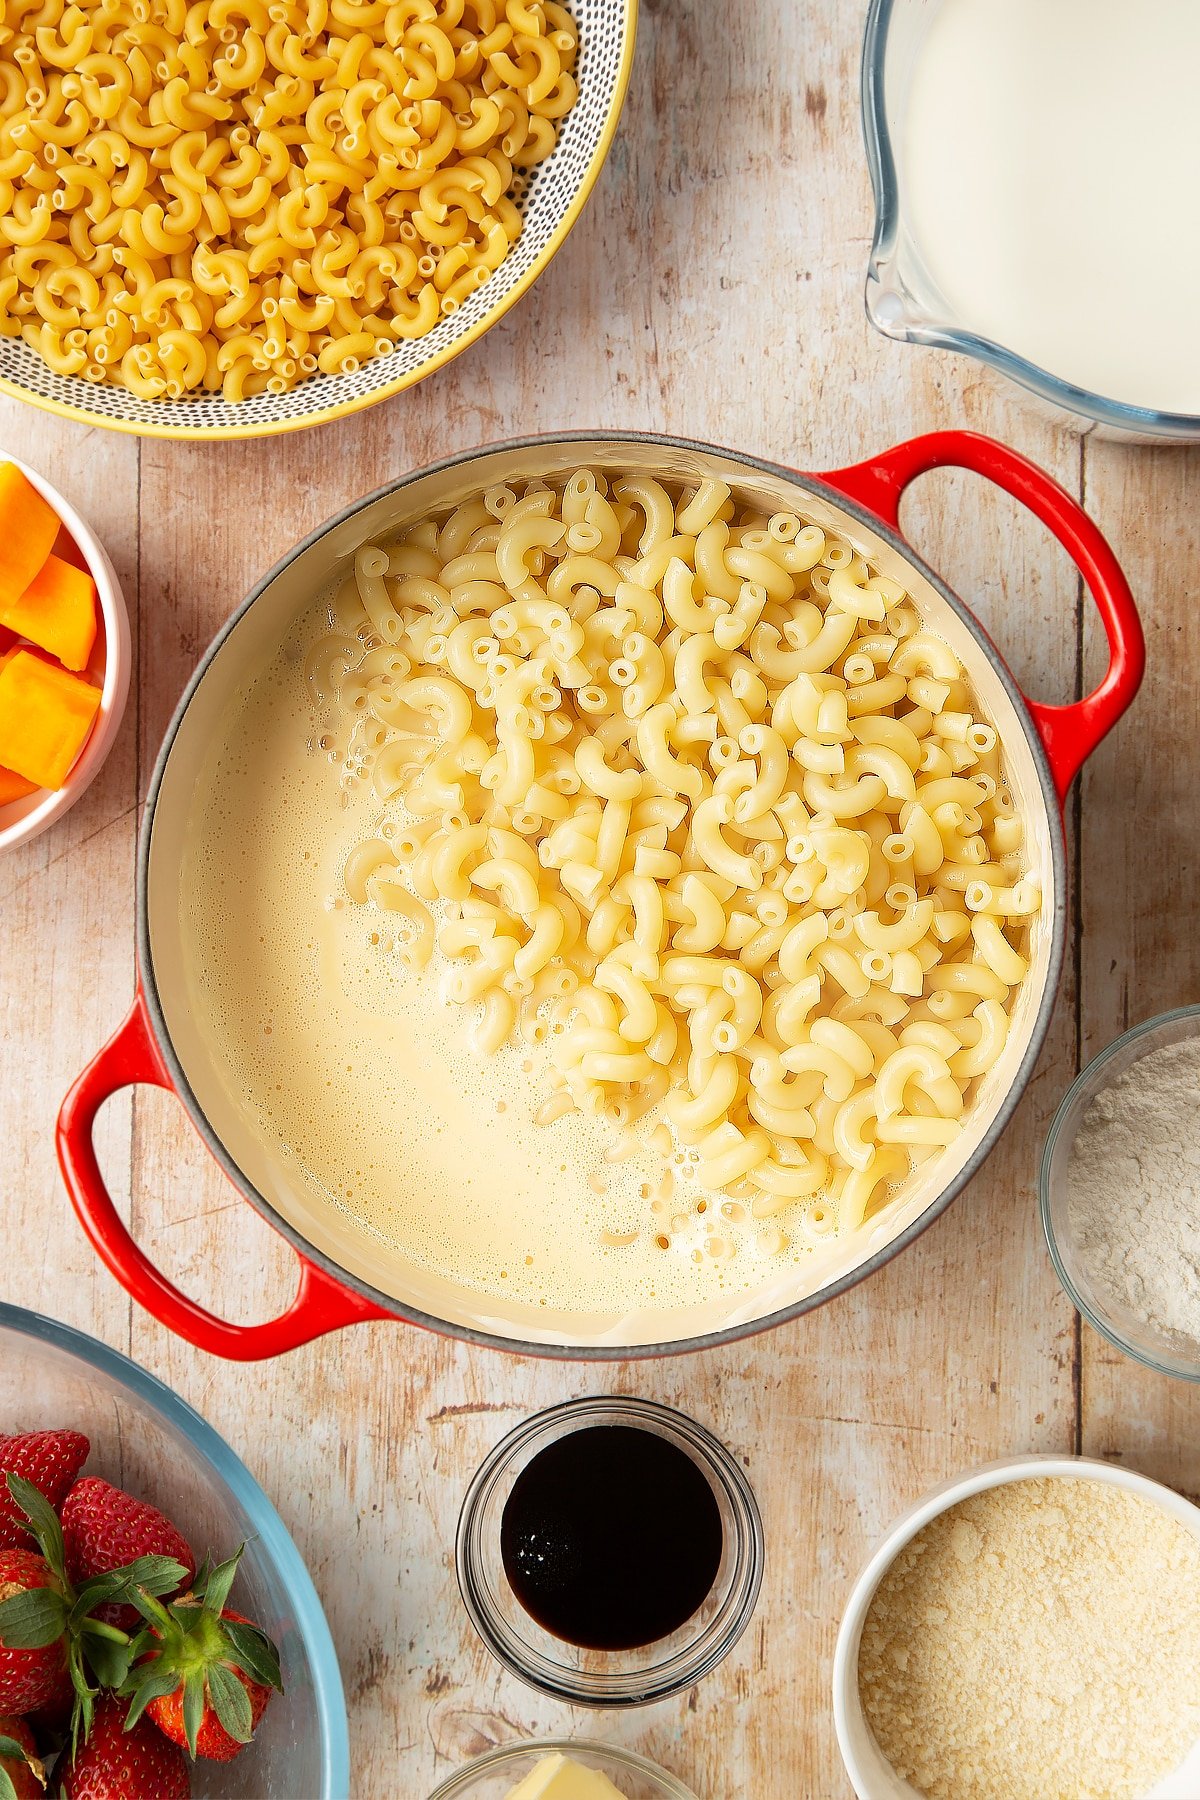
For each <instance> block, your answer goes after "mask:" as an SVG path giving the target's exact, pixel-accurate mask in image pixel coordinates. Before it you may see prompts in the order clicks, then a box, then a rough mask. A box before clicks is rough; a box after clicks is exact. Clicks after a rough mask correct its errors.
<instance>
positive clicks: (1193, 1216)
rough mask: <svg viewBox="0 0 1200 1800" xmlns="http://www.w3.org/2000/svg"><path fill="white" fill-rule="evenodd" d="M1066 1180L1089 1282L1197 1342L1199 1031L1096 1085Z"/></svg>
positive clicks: (1137, 1313) (1199, 1284) (1148, 1321)
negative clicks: (1099, 1086)
mask: <svg viewBox="0 0 1200 1800" xmlns="http://www.w3.org/2000/svg"><path fill="white" fill-rule="evenodd" d="M1068 1181H1069V1184H1070V1194H1069V1201H1068V1210H1069V1217H1070V1223H1071V1229H1072V1232H1073V1234H1074V1237H1075V1240H1076V1242H1077V1243H1078V1244H1079V1246H1080V1250H1081V1252H1082V1257H1083V1263H1084V1267H1085V1268H1086V1270H1087V1272H1088V1275H1089V1276H1090V1278H1091V1280H1092V1283H1093V1286H1094V1287H1095V1288H1096V1289H1097V1290H1099V1291H1100V1292H1102V1293H1107V1294H1108V1295H1109V1296H1110V1297H1112V1298H1113V1299H1115V1300H1116V1301H1117V1302H1118V1303H1119V1304H1120V1305H1121V1306H1122V1307H1123V1308H1125V1309H1126V1310H1127V1311H1128V1312H1130V1313H1132V1314H1133V1315H1134V1316H1135V1317H1136V1318H1138V1319H1140V1320H1142V1321H1143V1322H1144V1323H1145V1324H1148V1325H1152V1326H1157V1327H1158V1328H1159V1329H1160V1330H1165V1331H1167V1332H1169V1333H1173V1334H1177V1335H1178V1336H1181V1337H1184V1338H1186V1339H1188V1340H1189V1344H1188V1348H1189V1349H1192V1350H1195V1349H1197V1348H1198V1347H1200V1039H1196V1038H1190V1039H1185V1040H1184V1041H1183V1042H1182V1043H1178V1044H1168V1045H1166V1046H1165V1047H1164V1048H1163V1049H1161V1050H1153V1051H1151V1053H1150V1054H1149V1055H1148V1056H1144V1057H1143V1058H1142V1059H1141V1061H1140V1062H1136V1063H1134V1064H1133V1065H1132V1067H1131V1068H1128V1069H1126V1071H1125V1073H1124V1074H1123V1075H1119V1076H1118V1077H1117V1079H1116V1080H1115V1081H1114V1082H1113V1083H1112V1084H1111V1085H1110V1086H1109V1087H1106V1088H1103V1089H1102V1090H1101V1092H1100V1093H1099V1094H1097V1096H1096V1098H1095V1099H1094V1100H1093V1101H1092V1103H1091V1105H1090V1106H1089V1107H1088V1109H1087V1112H1086V1113H1085V1114H1084V1117H1083V1122H1082V1124H1081V1125H1080V1127H1079V1134H1078V1136H1077V1138H1076V1140H1075V1145H1074V1148H1073V1149H1072V1151H1071V1160H1070V1164H1069V1167H1068Z"/></svg>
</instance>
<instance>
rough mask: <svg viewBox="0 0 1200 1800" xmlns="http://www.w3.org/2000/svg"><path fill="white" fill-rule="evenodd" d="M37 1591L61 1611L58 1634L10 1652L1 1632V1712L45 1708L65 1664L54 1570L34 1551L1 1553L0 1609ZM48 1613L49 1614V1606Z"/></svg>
mask: <svg viewBox="0 0 1200 1800" xmlns="http://www.w3.org/2000/svg"><path fill="white" fill-rule="evenodd" d="M39 1588H45V1589H48V1590H49V1593H50V1594H51V1595H52V1596H54V1598H55V1600H56V1602H57V1604H58V1605H59V1607H60V1608H62V1622H61V1624H60V1626H59V1628H58V1635H57V1636H56V1637H54V1638H53V1639H52V1640H51V1641H50V1642H49V1643H47V1644H43V1645H41V1646H40V1647H38V1648H36V1649H9V1648H6V1647H5V1641H4V1635H3V1630H2V1629H0V1712H4V1713H10V1712H14V1713H26V1712H33V1711H34V1710H35V1709H36V1708H37V1707H39V1706H44V1705H45V1704H46V1702H47V1701H48V1700H50V1699H52V1698H53V1696H54V1695H55V1694H56V1693H57V1692H58V1689H59V1683H60V1682H61V1680H62V1672H63V1669H64V1668H65V1667H66V1661H67V1643H66V1638H65V1636H64V1635H63V1631H64V1628H65V1626H66V1609H65V1605H64V1603H63V1600H62V1589H61V1587H60V1585H59V1582H58V1580H57V1579H56V1577H55V1575H54V1571H53V1570H52V1569H51V1567H50V1565H49V1563H48V1562H47V1561H46V1559H45V1558H44V1557H42V1556H39V1555H38V1554H37V1552H36V1551H35V1550H0V1606H2V1605H3V1604H4V1603H5V1602H6V1601H11V1600H15V1599H17V1597H18V1596H20V1595H24V1594H32V1593H36V1592H37V1590H38V1589H39ZM47 1611H48V1612H50V1611H52V1607H51V1606H50V1605H48V1606H47ZM50 1629H51V1630H52V1629H53V1624H51V1626H50ZM11 1635H14V1636H15V1635H16V1634H15V1633H12V1634H11Z"/></svg>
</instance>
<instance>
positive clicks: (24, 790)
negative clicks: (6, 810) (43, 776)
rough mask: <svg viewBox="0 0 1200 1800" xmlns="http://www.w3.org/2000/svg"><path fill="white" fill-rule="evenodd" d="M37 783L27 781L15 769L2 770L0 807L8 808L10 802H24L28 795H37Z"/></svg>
mask: <svg viewBox="0 0 1200 1800" xmlns="http://www.w3.org/2000/svg"><path fill="white" fill-rule="evenodd" d="M37 787H38V784H37V782H36V781H26V779H25V777H24V776H23V775H18V774H17V773H16V772H15V770H13V769H0V806H7V805H8V803H9V801H10V800H23V799H24V798H25V796H26V794H36V793H37Z"/></svg>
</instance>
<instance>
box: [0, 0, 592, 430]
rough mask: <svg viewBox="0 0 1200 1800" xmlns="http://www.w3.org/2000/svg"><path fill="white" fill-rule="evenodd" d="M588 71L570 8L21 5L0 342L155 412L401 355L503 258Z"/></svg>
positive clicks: (251, 0) (259, 0) (10, 44)
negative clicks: (152, 406) (519, 188)
mask: <svg viewBox="0 0 1200 1800" xmlns="http://www.w3.org/2000/svg"><path fill="white" fill-rule="evenodd" d="M577 48H578V44H577V32H576V29H575V26H574V22H573V20H572V17H571V15H570V13H569V12H568V11H567V10H566V8H565V7H563V6H561V5H559V4H557V3H556V0H528V3H527V0H192V4H188V3H187V0H77V3H76V0H72V3H69V4H65V5H64V3H63V0H40V4H30V0H12V4H10V5H9V6H8V8H7V12H6V15H5V20H4V24H3V26H2V27H0V332H4V333H7V334H8V335H15V334H17V333H19V334H20V335H21V336H22V337H23V338H24V339H25V341H26V342H27V343H29V344H31V345H32V346H33V348H34V349H36V350H37V351H38V352H39V353H40V354H41V355H42V356H43V357H44V358H45V360H46V362H47V363H48V364H49V365H50V367H51V368H52V369H54V370H55V371H57V372H58V373H60V374H64V375H79V376H82V377H83V378H84V379H85V380H88V381H92V382H113V383H116V384H118V385H123V386H124V387H126V388H128V389H129V390H130V392H131V393H133V394H135V395H136V396H137V397H138V398H140V399H156V398H159V397H164V396H165V397H168V398H180V397H182V396H184V395H186V394H190V393H194V392H198V391H219V392H220V393H221V395H222V396H223V398H224V399H226V400H229V401H236V400H239V399H241V398H243V397H244V396H245V395H249V394H257V393H262V392H268V393H285V392H287V391H288V389H290V388H291V387H293V386H294V385H295V384H296V383H297V382H298V381H300V380H301V379H303V377H305V376H306V375H309V374H312V373H314V372H316V371H318V370H319V371H321V372H324V373H326V374H337V373H350V372H353V371H354V370H356V369H358V368H359V367H361V366H362V365H363V364H364V363H365V362H367V361H368V360H369V359H372V358H375V357H380V356H386V355H388V354H389V353H390V352H391V351H392V350H393V349H394V347H395V346H396V344H397V343H398V342H399V341H401V340H404V339H407V338H413V337H419V336H422V335H423V334H424V333H426V332H428V331H430V330H431V329H432V328H433V326H434V325H435V324H437V322H438V320H439V319H440V318H443V317H445V316H447V315H449V314H450V313H452V312H453V311H455V310H456V309H457V308H458V306H459V305H461V303H462V302H463V300H464V299H466V297H467V296H468V295H469V294H471V293H472V292H474V290H475V289H476V288H477V287H478V286H480V285H481V284H482V283H483V282H485V281H486V280H487V279H488V277H489V275H490V274H491V273H492V272H493V271H494V270H495V269H497V268H498V267H499V265H500V264H501V263H502V262H503V260H504V258H505V257H506V255H507V254H508V251H509V248H510V246H511V245H512V243H513V242H514V241H515V240H516V238H517V237H518V236H519V234H520V230H521V216H520V213H519V211H518V210H517V207H516V205H515V204H514V202H513V199H512V196H511V189H512V185H513V181H514V172H516V173H519V172H521V171H523V170H527V169H529V168H531V167H533V166H534V165H535V164H537V163H538V162H540V161H541V160H542V159H543V158H544V157H546V156H547V155H548V154H549V153H550V151H551V150H552V149H553V147H554V144H555V141H556V136H557V132H558V122H559V120H560V119H561V118H562V117H563V116H564V115H565V114H566V113H567V112H568V111H569V110H570V108H571V106H572V105H573V103H574V100H575V96H576V85H575V80H574V77H573V75H572V69H573V67H574V63H575V58H576V53H577Z"/></svg>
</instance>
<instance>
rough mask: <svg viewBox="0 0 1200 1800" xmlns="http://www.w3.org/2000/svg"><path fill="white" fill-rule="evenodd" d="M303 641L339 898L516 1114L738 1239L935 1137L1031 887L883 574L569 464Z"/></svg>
mask: <svg viewBox="0 0 1200 1800" xmlns="http://www.w3.org/2000/svg"><path fill="white" fill-rule="evenodd" d="M510 11H511V8H510ZM585 528H586V529H585ZM580 564H583V565H584V566H583V567H582V568H581V567H580V566H579V565H580ZM330 623H331V628H332V631H331V636H330V637H329V638H328V639H327V640H325V641H323V642H322V643H319V644H317V645H316V646H314V647H313V649H312V650H311V651H310V653H309V656H308V658H307V659H306V664H305V667H306V670H307V671H308V678H309V683H310V688H311V689H312V691H313V694H314V698H315V701H316V703H317V705H318V707H322V706H323V707H324V708H325V711H326V713H327V714H328V713H329V712H332V715H333V719H334V721H335V722H336V723H337V724H338V726H339V728H340V729H341V731H342V733H343V737H344V739H345V742H346V745H347V748H346V752H345V756H344V758H343V764H342V766H343V769H344V775H343V777H342V778H343V779H344V780H346V781H351V782H363V781H371V782H373V783H374V787H375V791H376V794H377V796H378V798H379V801H380V804H381V814H380V819H381V822H380V825H379V828H378V831H377V833H376V834H375V835H372V837H371V838H370V839H368V840H367V841H366V842H364V843H361V844H359V845H357V846H356V847H355V848H354V849H353V851H352V852H351V854H350V857H349V860H348V862H347V864H346V868H345V887H346V892H347V895H348V897H349V898H350V899H351V901H353V902H356V903H360V904H365V905H374V906H378V907H384V908H387V909H388V910H390V911H392V912H393V913H394V914H395V915H396V918H397V921H398V923H399V925H400V927H401V929H402V930H403V929H404V928H405V927H406V926H407V929H408V931H409V933H410V934H411V935H410V937H409V941H408V949H407V955H408V958H409V960H410V962H412V963H413V964H414V965H415V966H422V965H423V964H424V963H425V962H426V961H427V959H428V957H429V955H430V952H431V949H432V947H433V945H434V943H435V941H436V946H437V948H438V950H439V951H440V952H441V954H442V955H443V956H445V957H447V958H450V959H454V961H455V964H456V967H455V972H454V974H453V975H452V977H451V981H450V993H451V996H452V998H455V999H458V1000H461V1001H463V1002H464V1003H469V1002H478V1003H482V1006H483V1013H482V1018H481V1020H480V1022H479V1023H478V1025H477V1028H476V1032H475V1041H476V1043H477V1044H478V1045H479V1046H480V1047H481V1048H483V1049H484V1050H493V1049H495V1048H496V1047H497V1046H498V1045H499V1044H500V1043H502V1042H504V1041H505V1039H506V1038H507V1036H508V1035H509V1034H510V1033H511V1032H513V1031H514V1030H516V1029H517V1028H518V1024H517V1021H518V1019H519V1029H520V1031H521V1033H522V1034H523V1035H524V1036H525V1037H526V1038H527V1039H528V1041H530V1042H535V1041H536V1042H546V1043H548V1044H549V1046H550V1051H551V1056H552V1062H553V1071H554V1080H555V1088H556V1091H555V1093H554V1094H553V1096H552V1098H551V1099H550V1101H548V1102H547V1104H546V1106H545V1107H544V1108H542V1109H540V1111H539V1115H538V1116H539V1118H541V1119H543V1120H545V1121H550V1120H553V1119H556V1118H560V1117H562V1116H563V1115H564V1114H565V1113H566V1112H568V1111H571V1110H577V1111H581V1112H585V1113H588V1114H593V1115H607V1116H608V1117H609V1118H611V1119H612V1120H613V1121H614V1122H615V1123H617V1124H618V1125H619V1126H620V1128H621V1131H622V1133H623V1134H624V1135H623V1138H622V1141H623V1142H625V1141H628V1133H629V1128H630V1126H631V1124H633V1123H636V1121H637V1120H639V1119H642V1118H646V1120H647V1126H648V1129H647V1131H646V1132H645V1141H646V1143H647V1144H648V1145H650V1146H651V1147H653V1148H657V1149H658V1150H659V1151H660V1152H665V1154H666V1155H667V1156H671V1155H674V1156H675V1158H676V1160H677V1161H678V1158H679V1154H680V1153H679V1152H678V1151H677V1150H676V1149H675V1146H676V1145H677V1144H681V1145H684V1146H689V1147H691V1154H692V1155H693V1156H694V1157H695V1158H697V1159H698V1174H699V1177H700V1180H701V1182H702V1184H703V1185H704V1187H705V1189H706V1191H707V1192H708V1193H716V1194H723V1195H724V1196H725V1199H724V1204H725V1206H727V1207H729V1206H734V1207H740V1208H742V1209H743V1211H744V1212H745V1213H747V1214H748V1215H749V1216H750V1217H751V1218H753V1219H758V1220H762V1221H770V1225H769V1226H767V1225H764V1240H763V1241H764V1242H766V1241H767V1240H768V1239H769V1240H770V1242H771V1243H772V1244H774V1245H775V1246H776V1248H782V1247H783V1246H785V1245H786V1243H787V1241H788V1240H787V1238H786V1236H785V1235H784V1232H783V1230H782V1229H781V1226H782V1225H789V1226H791V1227H792V1228H794V1229H798V1230H800V1231H802V1232H803V1233H805V1234H806V1235H807V1236H808V1238H809V1239H810V1240H811V1241H814V1242H815V1241H823V1240H826V1239H828V1238H829V1237H830V1236H832V1235H845V1234H847V1233H850V1232H852V1231H854V1230H855V1229H856V1228H857V1227H858V1226H860V1225H861V1224H862V1222H863V1220H864V1218H865V1217H867V1215H868V1213H871V1212H873V1211H876V1210H878V1208H879V1206H880V1205H882V1204H885V1203H886V1199H887V1197H888V1195H889V1193H890V1192H891V1191H892V1189H893V1188H894V1186H895V1185H896V1183H897V1182H899V1181H901V1180H903V1178H904V1177H905V1176H906V1175H907V1174H908V1173H909V1172H910V1170H911V1169H912V1168H913V1167H914V1166H916V1165H917V1164H918V1163H923V1162H924V1161H925V1160H926V1159H928V1158H930V1157H935V1156H937V1155H939V1154H940V1153H941V1151H942V1149H943V1147H944V1146H946V1145H949V1144H951V1143H953V1141H954V1139H955V1138H956V1137H957V1136H958V1134H959V1133H960V1131H961V1130H962V1128H963V1118H964V1114H965V1111H966V1109H967V1107H968V1106H969V1103H970V1100H971V1098H972V1095H973V1084H974V1083H976V1082H978V1081H979V1079H980V1078H981V1077H982V1076H984V1075H986V1074H987V1072H988V1071H989V1070H990V1069H991V1068H992V1067H993V1066H994V1065H995V1063H996V1061H997V1060H998V1058H999V1057H1000V1055H1001V1053H1002V1051H1003V1048H1004V1044H1005V1039H1006V1037H1007V1034H1008V1030H1009V1018H1010V1011H1011V1007H1012V1004H1013V1000H1014V996H1015V992H1016V990H1017V988H1018V987H1019V986H1020V984H1021V982H1022V981H1023V980H1024V978H1025V975H1026V974H1027V972H1028V969H1029V964H1030V943H1029V938H1030V930H1031V921H1032V920H1033V918H1034V916H1035V915H1036V913H1037V910H1038V906H1039V904H1040V894H1039V891H1038V885H1037V883H1036V881H1035V880H1034V879H1033V878H1032V877H1031V876H1030V875H1029V874H1028V872H1027V871H1026V870H1025V869H1024V868H1023V866H1022V864H1021V861H1020V851H1021V830H1020V821H1019V820H1018V819H1017V817H1016V813H1015V808H1014V804H1013V800H1012V797H1011V794H1010V793H1009V791H1008V789H1007V787H1006V786H1005V783H1004V775H1003V769H1002V766H1001V762H1000V754H999V746H998V742H997V736H996V733H995V731H994V729H993V728H992V727H991V726H990V725H988V724H987V723H986V722H985V721H978V722H977V721H976V720H975V719H974V718H973V716H972V713H971V711H970V710H969V709H970V708H971V706H972V705H973V704H974V701H973V696H972V695H971V692H970V690H969V688H968V686H967V685H966V682H965V678H964V675H963V672H962V670H961V668H960V667H959V665H958V661H957V658H956V657H955V655H954V652H953V651H952V650H951V648H950V647H949V645H948V644H946V643H944V642H943V641H942V640H941V639H939V638H937V637H935V636H934V635H933V634H932V633H931V632H929V631H928V630H926V629H924V628H923V627H922V625H921V621H920V620H919V618H918V617H917V615H916V613H915V610H914V609H913V607H912V605H911V603H909V602H908V601H907V598H906V596H905V595H904V594H903V593H902V592H901V591H900V590H899V589H898V587H897V586H896V584H895V583H894V582H891V581H885V580H883V579H882V578H880V577H878V576H875V575H874V574H873V573H872V571H871V570H870V569H869V568H868V566H867V565H866V563H865V562H864V561H863V559H862V558H861V557H859V556H857V555H856V554H855V553H854V552H853V551H852V550H851V548H850V546H848V545H846V544H844V543H842V542H841V541H840V540H837V539H836V538H833V537H832V536H826V534H825V533H824V532H822V531H821V530H820V528H818V527H817V526H815V525H813V524H811V523H808V522H806V521H804V520H802V519H801V518H800V517H798V516H797V515H795V514H792V513H780V514H777V515H775V516H774V517H772V518H770V519H768V520H763V519H762V518H761V517H760V516H758V515H756V514H753V513H751V512H750V511H749V510H747V509H739V506H738V503H737V502H736V500H735V498H734V496H733V495H732V494H731V493H730V492H729V490H728V489H727V488H725V487H724V486H723V485H722V484H719V483H714V482H705V483H703V484H701V486H700V487H699V488H698V489H696V490H695V491H684V492H679V491H678V490H673V489H671V488H670V487H669V486H668V485H664V484H661V483H658V482H653V481H649V480H645V479H621V478H620V477H617V478H614V479H612V480H611V482H610V481H608V480H606V479H605V477H603V476H602V475H600V474H598V473H596V472H594V471H592V470H588V469H580V470H578V471H576V472H575V473H574V474H572V475H571V476H570V477H569V478H568V479H566V480H565V481H563V482H561V483H558V484H556V485H551V484H549V483H546V482H541V481H530V482H528V483H527V484H525V486H524V488H523V489H521V490H516V491H515V490H513V489H510V488H498V489H492V490H489V491H488V493H487V494H485V495H481V496H478V497H476V498H473V499H469V500H467V501H464V502H463V504H462V505H460V506H459V507H458V508H457V509H456V510H455V511H454V512H452V513H450V514H448V515H447V514H443V515H438V516H437V517H435V518H432V519H426V520H424V521H422V522H420V523H419V524H415V525H413V526H411V527H410V528H408V529H407V530H406V531H405V532H404V533H403V534H401V535H400V537H398V538H397V539H396V540H395V541H394V542H390V543H388V544H386V545H384V546H378V547H376V546H367V547H366V548H365V549H364V550H361V551H360V552H359V553H358V556H357V558H356V562H355V574H354V576H353V577H352V578H351V580H350V581H349V582H348V583H346V584H344V585H343V587H342V588H341V589H340V590H339V594H338V597H337V601H336V604H335V606H334V607H333V608H332V609H331V611H330ZM723 626H725V627H728V629H724V630H723V629H722V627H723ZM885 627H886V629H885ZM464 633H465V636H463V635H461V634H464ZM354 645H357V646H358V647H359V653H358V654H357V656H356V655H354V654H348V653H347V650H348V646H354ZM614 652H615V653H614ZM917 683H919V684H920V686H919V688H918V689H917V691H916V692H915V693H914V686H915V684H917ZM951 749H953V750H954V755H953V756H951V755H950V754H949V752H950V750H951ZM464 964H465V966H464ZM539 1009H540V1010H539ZM660 1103H662V1105H663V1109H664V1118H663V1119H661V1120H660V1119H659V1118H658V1116H657V1109H658V1108H659V1106H660ZM650 1115H654V1117H653V1118H651V1117H650ZM666 1121H669V1126H670V1129H669V1130H668V1128H667V1125H666ZM658 1242H660V1243H668V1242H669V1237H668V1236H667V1234H666V1233H665V1232H661V1231H660V1232H659V1234H658Z"/></svg>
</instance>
